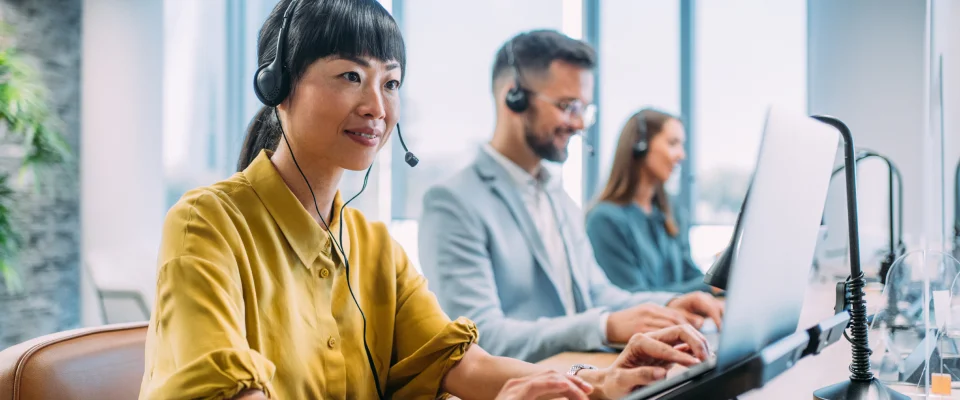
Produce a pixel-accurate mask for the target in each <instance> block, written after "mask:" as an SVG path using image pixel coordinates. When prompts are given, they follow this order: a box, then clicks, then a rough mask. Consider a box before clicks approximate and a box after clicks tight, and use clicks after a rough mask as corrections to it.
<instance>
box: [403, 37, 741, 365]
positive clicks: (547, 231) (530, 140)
mask: <svg viewBox="0 0 960 400" xmlns="http://www.w3.org/2000/svg"><path fill="white" fill-rule="evenodd" d="M594 65H595V52H594V51H593V49H592V48H591V47H590V46H589V45H587V44H586V43H584V42H581V41H578V40H574V39H571V38H569V37H567V36H565V35H563V34H561V33H558V32H556V31H550V30H542V31H533V32H529V33H524V34H520V35H518V36H516V37H514V38H512V39H511V40H510V41H509V42H507V43H506V44H505V45H504V46H503V47H502V48H501V49H500V50H499V51H498V53H497V56H496V60H495V63H494V67H493V93H494V97H495V99H496V110H497V120H496V126H495V131H494V136H493V140H492V141H491V142H490V143H489V144H487V145H484V146H483V148H482V149H481V150H480V151H479V153H478V155H477V159H476V161H475V162H474V163H473V164H472V165H470V166H469V167H467V168H465V169H464V170H462V171H459V172H457V173H456V174H455V175H454V176H453V177H452V178H450V179H448V180H446V181H445V182H442V183H440V184H438V185H436V186H434V187H432V188H430V189H429V190H428V191H427V193H426V194H425V196H424V199H423V215H422V217H421V221H420V229H419V250H420V260H421V264H422V268H423V272H424V274H425V275H426V277H427V279H428V282H429V287H430V289H431V290H433V291H434V293H436V294H437V296H438V298H439V300H440V304H441V305H442V307H443V309H444V310H445V312H447V313H448V314H449V315H451V316H461V315H462V316H466V317H468V318H470V319H472V320H473V321H474V322H475V323H476V324H477V326H478V328H479V330H480V345H481V346H482V347H483V348H484V349H486V350H487V351H489V352H491V353H493V354H495V355H499V356H507V357H514V358H519V359H522V360H526V361H530V362H536V361H540V360H542V359H544V358H547V357H550V356H553V355H556V354H559V353H561V352H565V351H590V350H600V349H603V348H605V347H606V346H610V345H615V344H621V343H626V342H627V341H628V340H629V339H630V337H631V336H633V335H634V334H637V333H643V332H648V331H651V330H654V329H658V328H662V327H667V326H672V325H677V324H683V323H691V324H693V325H694V326H697V327H699V326H700V325H702V323H703V321H704V317H707V318H711V319H713V320H714V321H715V322H716V323H717V325H718V326H719V323H720V319H721V316H722V310H723V305H722V303H720V302H719V301H717V300H715V299H714V298H713V297H711V296H710V295H707V294H705V293H692V294H688V295H679V294H676V293H639V294H630V293H628V292H626V291H623V290H621V289H619V288H618V287H616V286H615V285H613V284H611V283H610V281H609V280H608V279H607V277H606V275H604V273H603V271H602V270H601V269H600V267H599V266H598V265H597V263H596V260H595V258H594V255H593V251H592V249H591V246H590V242H589V240H588V238H587V236H586V231H585V229H584V226H583V215H582V213H581V211H580V209H579V208H578V207H577V205H576V204H575V203H574V202H573V200H572V199H571V198H570V197H569V196H568V195H567V194H566V192H564V191H563V189H562V187H561V185H560V182H559V179H558V177H553V176H550V174H549V172H548V171H547V170H546V169H545V168H543V166H542V165H541V161H542V160H548V161H553V162H563V161H565V160H566V159H567V143H568V141H569V140H570V137H571V136H572V135H574V134H576V133H577V132H579V131H581V130H583V129H584V128H585V127H586V126H588V125H589V124H590V123H591V122H592V118H593V114H594V111H595V110H594V108H593V106H592V105H591V104H590V102H591V97H592V93H593V75H592V74H591V70H592V69H593V68H594Z"/></svg>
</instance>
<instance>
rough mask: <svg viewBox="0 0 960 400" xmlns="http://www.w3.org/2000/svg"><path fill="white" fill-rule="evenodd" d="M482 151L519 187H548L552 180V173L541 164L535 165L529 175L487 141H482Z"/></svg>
mask: <svg viewBox="0 0 960 400" xmlns="http://www.w3.org/2000/svg"><path fill="white" fill-rule="evenodd" d="M483 151H484V152H486V153H487V154H488V155H490V157H491V158H493V160H494V161H496V162H497V164H500V166H501V167H503V169H504V170H506V171H507V175H510V178H511V180H513V181H514V183H516V184H517V186H519V187H529V186H535V185H537V184H539V185H542V186H543V187H548V185H549V184H550V183H551V182H552V181H553V179H552V178H553V177H552V174H550V172H549V171H547V169H546V168H544V167H543V165H541V164H538V165H537V170H536V171H534V174H532V175H531V174H530V173H529V172H527V171H526V170H524V169H523V168H520V166H519V165H517V164H516V163H515V162H513V160H510V159H509V158H507V156H505V155H503V154H501V153H500V152H499V151H497V149H495V148H493V146H491V145H490V144H489V143H484V145H483Z"/></svg>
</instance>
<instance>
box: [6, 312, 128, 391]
mask: <svg viewBox="0 0 960 400" xmlns="http://www.w3.org/2000/svg"><path fill="white" fill-rule="evenodd" d="M146 337H147V323H145V322H139V323H132V324H117V325H105V326H99V327H95V328H84V329H75V330H71V331H65V332H58V333H54V334H50V335H46V336H41V337H39V338H36V339H32V340H29V341H26V342H23V343H20V344H18V345H15V346H12V347H9V348H7V349H5V350H3V351H0V400H37V399H43V400H47V399H58V400H73V399H78V400H79V399H117V400H123V399H136V398H137V397H138V395H139V392H140V382H141V380H142V378H143V368H144V367H143V363H144V342H145V341H146Z"/></svg>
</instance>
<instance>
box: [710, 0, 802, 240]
mask: <svg viewBox="0 0 960 400" xmlns="http://www.w3.org/2000/svg"><path fill="white" fill-rule="evenodd" d="M721 3H722V4H721ZM735 3H736V7H731V4H728V3H727V2H711V1H699V2H696V3H695V4H696V9H695V17H694V18H695V22H696V23H695V29H694V30H695V39H694V42H695V50H694V51H695V56H694V59H695V65H694V76H695V78H694V88H693V93H694V115H693V119H694V121H695V129H696V131H695V132H694V134H693V143H692V144H693V146H694V151H693V157H694V159H693V165H695V175H696V180H695V182H696V191H695V193H696V194H697V198H696V199H695V205H696V206H695V214H694V215H695V217H694V218H695V220H696V222H697V223H698V224H733V223H734V222H735V221H736V218H737V215H738V213H739V212H740V206H741V204H742V202H743V197H744V195H745V194H746V189H747V185H748V184H749V180H750V176H752V173H753V168H754V165H755V164H756V159H757V152H758V151H759V147H760V137H761V133H762V130H763V123H764V116H765V114H766V110H767V107H768V106H769V105H770V104H774V103H775V104H782V105H784V106H787V107H792V108H794V109H796V110H800V111H805V110H806V108H807V95H806V87H807V78H806V76H807V71H806V65H807V7H806V5H807V2H806V0H784V1H776V2H769V1H763V0H737V1H736V2H735Z"/></svg>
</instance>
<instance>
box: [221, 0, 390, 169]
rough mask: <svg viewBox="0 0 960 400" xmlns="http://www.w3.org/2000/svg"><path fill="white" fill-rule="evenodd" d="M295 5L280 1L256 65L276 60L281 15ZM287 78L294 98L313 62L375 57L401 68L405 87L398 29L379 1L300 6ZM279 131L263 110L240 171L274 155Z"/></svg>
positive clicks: (304, 1)
mask: <svg viewBox="0 0 960 400" xmlns="http://www.w3.org/2000/svg"><path fill="white" fill-rule="evenodd" d="M291 1H293V0H280V1H279V2H278V3H277V6H276V7H274V8H273V11H271V12H270V16H268V17H267V20H266V21H264V23H263V27H262V28H260V35H259V38H258V40H257V64H258V65H263V64H266V63H268V62H270V61H272V60H273V59H274V57H276V53H277V35H278V33H279V31H280V26H281V25H282V23H283V13H284V11H286V9H287V6H288V5H290V2H291ZM285 53H286V60H284V65H285V66H286V67H287V68H286V72H287V73H288V74H290V75H289V76H290V87H291V93H293V91H295V90H296V87H297V82H299V81H300V78H301V77H302V76H303V74H304V72H305V71H306V70H307V67H309V66H310V64H313V62H314V61H316V60H318V59H321V58H324V57H328V56H340V57H345V58H347V57H371V58H375V59H377V60H380V61H393V60H395V61H397V62H398V63H399V64H400V73H401V80H400V81H401V82H403V75H404V74H405V72H406V70H407V68H406V66H407V57H406V47H405V45H404V43H403V36H401V33H400V27H399V26H397V23H396V21H394V19H393V17H391V16H390V13H388V12H387V10H385V9H384V8H383V6H381V5H380V3H378V2H377V1H376V0H299V3H298V4H297V5H296V6H295V9H294V10H293V14H292V16H291V19H290V32H288V33H287V43H286V51H285ZM279 143H280V126H279V122H278V121H277V118H276V116H275V113H274V111H273V107H266V106H264V107H262V108H261V109H260V111H258V112H257V114H256V115H255V116H254V117H253V120H252V121H251V122H250V125H249V126H248V128H247V137H246V139H244V141H243V148H242V149H241V150H240V159H239V160H238V161H237V171H243V170H244V169H246V168H247V166H249V165H250V163H251V162H253V160H254V159H255V158H256V157H257V155H258V154H259V153H260V151H261V150H263V149H268V150H276V148H277V145H278V144H279Z"/></svg>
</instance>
